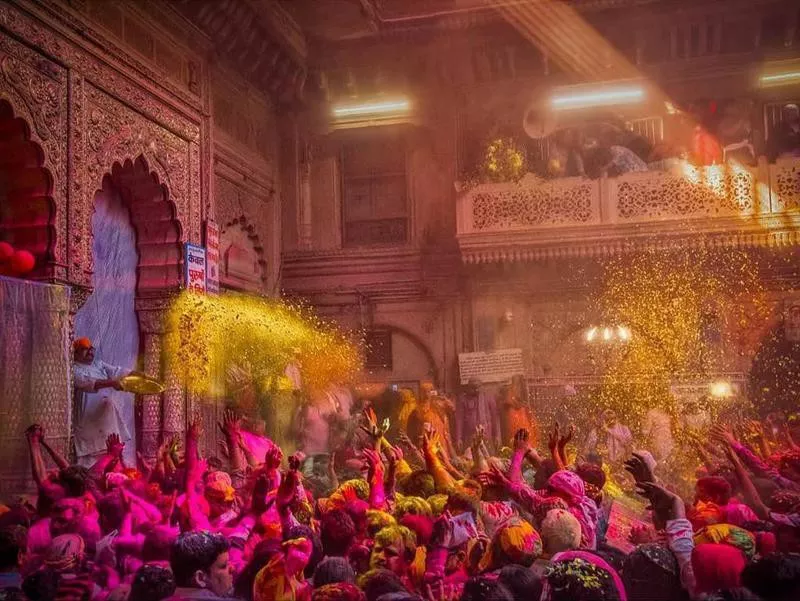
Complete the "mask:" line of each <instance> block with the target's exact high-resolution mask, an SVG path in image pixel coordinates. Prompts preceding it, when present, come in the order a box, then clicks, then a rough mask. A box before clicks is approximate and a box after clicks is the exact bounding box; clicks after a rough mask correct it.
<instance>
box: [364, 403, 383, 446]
mask: <svg viewBox="0 0 800 601" xmlns="http://www.w3.org/2000/svg"><path fill="white" fill-rule="evenodd" d="M362 415H363V416H364V420H365V421H366V425H363V426H361V429H362V430H364V432H366V433H367V434H369V436H370V437H371V438H372V439H373V440H374V441H377V440H379V439H380V438H382V437H383V435H384V434H386V431H387V430H388V429H389V420H388V419H385V420H383V423H382V424H381V425H380V426H379V425H378V416H377V415H376V414H375V410H374V409H373V408H372V407H366V408H365V409H364V411H363V412H362Z"/></svg>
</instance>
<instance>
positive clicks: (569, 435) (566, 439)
mask: <svg viewBox="0 0 800 601" xmlns="http://www.w3.org/2000/svg"><path fill="white" fill-rule="evenodd" d="M573 436H575V424H570V425H569V429H568V430H567V433H566V434H565V435H564V436H561V437H560V438H559V439H558V448H559V449H561V450H562V451H563V450H564V447H566V446H567V445H568V444H569V442H570V441H571V440H572V437H573Z"/></svg>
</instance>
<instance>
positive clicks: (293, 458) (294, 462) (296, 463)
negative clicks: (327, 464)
mask: <svg viewBox="0 0 800 601" xmlns="http://www.w3.org/2000/svg"><path fill="white" fill-rule="evenodd" d="M305 460H306V454H305V453H303V452H302V451H297V452H295V453H294V454H293V455H290V456H289V469H290V470H291V471H293V472H296V471H298V470H299V469H300V466H301V465H303V462H304V461H305Z"/></svg>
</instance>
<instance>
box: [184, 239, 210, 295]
mask: <svg viewBox="0 0 800 601" xmlns="http://www.w3.org/2000/svg"><path fill="white" fill-rule="evenodd" d="M185 257H186V259H185V271H184V275H185V278H186V289H187V290H192V291H194V292H205V291H206V249H205V248H203V247H202V246H196V245H194V244H189V243H188V242H187V243H186V254H185Z"/></svg>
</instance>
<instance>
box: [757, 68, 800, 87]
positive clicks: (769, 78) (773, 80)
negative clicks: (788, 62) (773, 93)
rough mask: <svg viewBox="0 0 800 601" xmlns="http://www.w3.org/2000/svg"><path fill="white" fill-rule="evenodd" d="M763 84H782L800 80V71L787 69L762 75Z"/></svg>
mask: <svg viewBox="0 0 800 601" xmlns="http://www.w3.org/2000/svg"><path fill="white" fill-rule="evenodd" d="M759 81H760V82H761V85H762V86H781V85H786V84H792V83H798V82H800V71H787V72H785V73H774V74H772V75H762V76H761V79H760V80H759Z"/></svg>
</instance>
